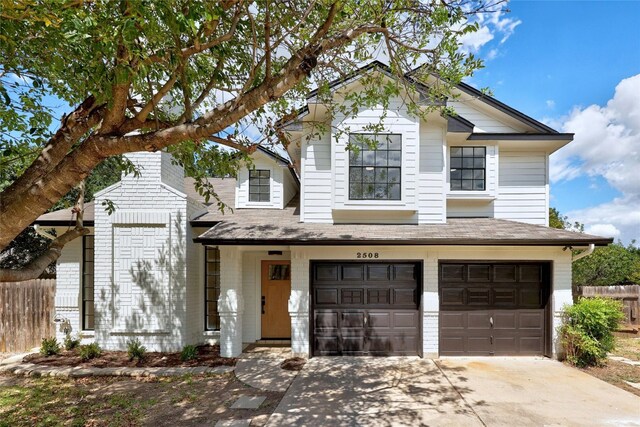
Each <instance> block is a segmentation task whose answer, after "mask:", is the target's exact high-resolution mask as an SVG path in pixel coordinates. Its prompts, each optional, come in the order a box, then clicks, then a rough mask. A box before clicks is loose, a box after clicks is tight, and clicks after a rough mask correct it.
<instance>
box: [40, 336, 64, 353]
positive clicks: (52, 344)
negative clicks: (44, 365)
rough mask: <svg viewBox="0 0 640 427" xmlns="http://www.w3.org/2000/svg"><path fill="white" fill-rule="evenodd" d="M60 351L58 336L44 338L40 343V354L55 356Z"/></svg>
mask: <svg viewBox="0 0 640 427" xmlns="http://www.w3.org/2000/svg"><path fill="white" fill-rule="evenodd" d="M59 353H60V344H58V340H57V339H56V337H51V338H42V344H41V345H40V354H41V355H43V356H53V355H54V354H59Z"/></svg>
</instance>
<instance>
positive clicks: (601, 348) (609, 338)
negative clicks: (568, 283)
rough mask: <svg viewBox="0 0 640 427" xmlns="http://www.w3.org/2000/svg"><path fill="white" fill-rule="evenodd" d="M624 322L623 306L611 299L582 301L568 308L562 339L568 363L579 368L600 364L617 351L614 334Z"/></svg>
mask: <svg viewBox="0 0 640 427" xmlns="http://www.w3.org/2000/svg"><path fill="white" fill-rule="evenodd" d="M622 319H624V313H623V312H622V303H621V302H619V301H615V300H612V299H609V298H581V299H580V300H578V302H577V303H576V304H574V305H572V306H568V307H565V308H564V324H563V325H562V326H561V327H560V338H561V340H562V344H563V346H564V348H565V351H566V358H567V361H568V362H569V363H571V364H573V365H576V366H580V367H582V366H595V365H599V364H601V363H602V361H604V360H605V359H606V358H607V352H609V351H611V350H613V348H614V345H615V339H614V336H613V331H615V330H616V329H617V328H618V326H619V325H620V322H621V321H622Z"/></svg>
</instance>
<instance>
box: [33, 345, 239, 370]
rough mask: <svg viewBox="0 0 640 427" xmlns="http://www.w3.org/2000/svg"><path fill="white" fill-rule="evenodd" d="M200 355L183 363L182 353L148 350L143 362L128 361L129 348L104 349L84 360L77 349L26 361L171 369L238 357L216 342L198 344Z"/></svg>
mask: <svg viewBox="0 0 640 427" xmlns="http://www.w3.org/2000/svg"><path fill="white" fill-rule="evenodd" d="M197 349H198V357H197V358H196V359H193V360H188V361H186V362H183V361H182V360H181V359H180V352H174V353H160V352H148V353H145V355H144V358H143V359H142V360H140V361H137V360H134V361H131V360H129V356H128V355H127V352H126V351H108V350H103V351H102V355H101V356H100V357H98V358H95V359H90V360H82V359H81V358H80V355H79V353H78V350H77V349H75V350H70V351H63V352H62V353H60V354H58V355H54V356H43V355H41V354H30V355H28V356H26V357H25V358H24V359H23V361H24V362H28V363H36V364H41V365H47V366H68V367H74V366H82V367H94V368H122V367H130V368H172V367H180V366H182V367H191V366H210V367H214V366H235V364H236V361H237V359H235V358H227V357H221V356H220V347H219V346H217V345H203V346H198V347H197Z"/></svg>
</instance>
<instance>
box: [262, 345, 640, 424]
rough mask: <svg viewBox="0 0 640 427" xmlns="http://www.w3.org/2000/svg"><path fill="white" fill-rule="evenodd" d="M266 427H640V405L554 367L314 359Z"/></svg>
mask: <svg viewBox="0 0 640 427" xmlns="http://www.w3.org/2000/svg"><path fill="white" fill-rule="evenodd" d="M268 425H269V426H280V425H296V426H302V425H304V426H309V425H331V426H360V425H362V426H404V425H406V426H417V425H428V426H514V425H517V426H640V398H638V397H637V396H634V395H633V394H631V393H628V392H626V391H624V390H621V389H618V388H617V387H614V386H612V385H609V384H607V383H605V382H602V381H600V380H598V379H596V378H593V377H591V376H590V375H587V374H585V373H583V372H580V371H578V370H576V369H573V368H570V367H568V366H565V365H563V364H561V363H559V362H555V361H551V360H537V359H529V358H527V359H523V358H521V359H518V358H512V359H484V358H483V359H447V360H439V361H435V362H434V361H432V360H429V359H419V358H412V357H389V358H369V357H349V358H347V357H332V358H323V357H318V358H314V359H311V360H310V361H309V362H308V363H307V365H306V366H305V369H304V370H303V371H302V372H301V373H300V375H298V377H297V378H296V379H295V380H294V381H293V383H292V384H291V387H290V388H289V390H288V391H287V394H286V395H285V396H284V398H283V399H282V401H281V402H280V404H279V405H278V408H277V409H276V411H275V412H274V413H273V415H272V416H271V417H270V419H269V423H268Z"/></svg>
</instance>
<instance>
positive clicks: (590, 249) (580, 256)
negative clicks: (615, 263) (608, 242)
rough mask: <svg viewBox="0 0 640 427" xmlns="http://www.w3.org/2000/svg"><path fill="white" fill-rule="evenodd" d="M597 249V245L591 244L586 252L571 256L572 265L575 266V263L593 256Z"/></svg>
mask: <svg viewBox="0 0 640 427" xmlns="http://www.w3.org/2000/svg"><path fill="white" fill-rule="evenodd" d="M595 248H596V245H595V244H593V243H590V244H589V247H588V248H587V249H586V250H584V251H582V252H580V253H579V254H575V255H572V256H571V263H572V264H573V263H574V262H575V261H577V260H579V259H580V258H584V257H586V256H589V255H591V254H592V253H593V250H594V249H595Z"/></svg>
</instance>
